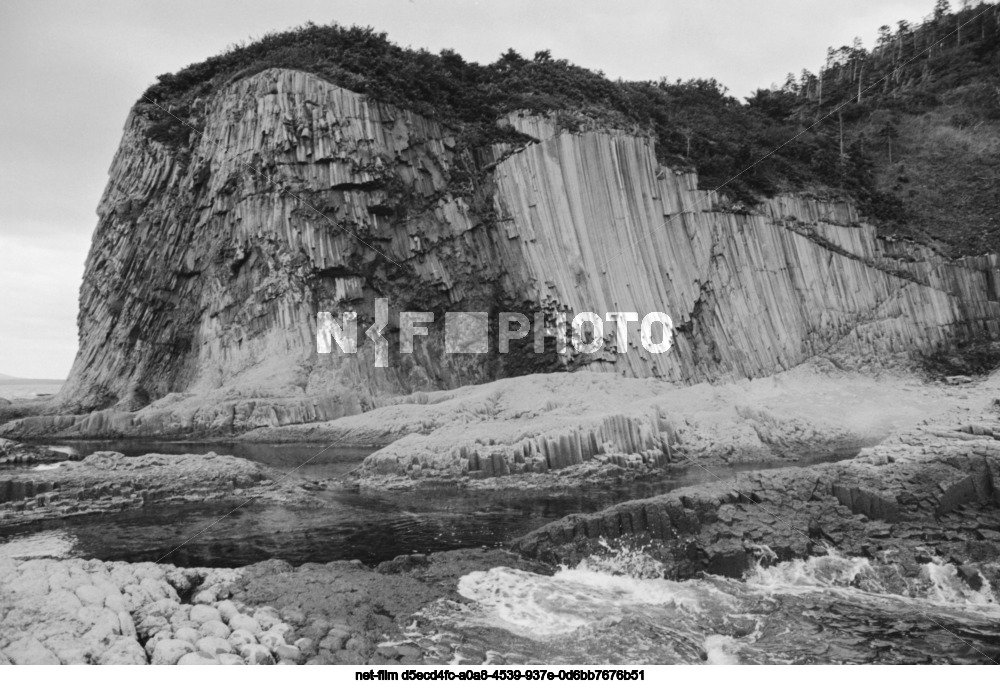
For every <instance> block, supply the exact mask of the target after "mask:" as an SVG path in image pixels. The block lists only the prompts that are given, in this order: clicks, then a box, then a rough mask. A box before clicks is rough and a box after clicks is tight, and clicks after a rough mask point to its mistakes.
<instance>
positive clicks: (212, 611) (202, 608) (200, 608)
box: [191, 604, 222, 625]
mask: <svg viewBox="0 0 1000 684" xmlns="http://www.w3.org/2000/svg"><path fill="white" fill-rule="evenodd" d="M191 620H193V621H194V622H197V623H198V624H199V625H200V624H203V623H205V622H221V621H222V615H221V614H220V613H219V609H218V608H215V607H214V606H207V605H201V604H199V605H195V606H191Z"/></svg>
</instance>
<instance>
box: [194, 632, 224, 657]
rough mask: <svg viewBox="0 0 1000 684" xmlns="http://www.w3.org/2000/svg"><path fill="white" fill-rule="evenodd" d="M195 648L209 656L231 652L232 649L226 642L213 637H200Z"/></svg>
mask: <svg viewBox="0 0 1000 684" xmlns="http://www.w3.org/2000/svg"><path fill="white" fill-rule="evenodd" d="M195 646H196V647H197V649H198V650H199V651H203V652H205V653H208V654H210V655H217V654H219V653H232V652H233V647H232V646H231V645H230V644H229V642H228V641H226V640H225V639H222V638H220V637H215V636H207V637H202V638H201V639H198V643H196V644H195Z"/></svg>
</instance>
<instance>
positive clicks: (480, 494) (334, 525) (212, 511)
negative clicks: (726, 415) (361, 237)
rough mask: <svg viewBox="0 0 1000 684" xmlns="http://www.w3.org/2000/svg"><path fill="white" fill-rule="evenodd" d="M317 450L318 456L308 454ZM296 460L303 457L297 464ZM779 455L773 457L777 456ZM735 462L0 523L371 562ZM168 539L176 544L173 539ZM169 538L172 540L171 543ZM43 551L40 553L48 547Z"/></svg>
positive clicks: (256, 448)
mask: <svg viewBox="0 0 1000 684" xmlns="http://www.w3.org/2000/svg"><path fill="white" fill-rule="evenodd" d="M63 444H66V445H71V446H73V447H74V448H76V449H77V450H78V451H79V452H80V453H81V455H83V456H86V455H87V454H89V453H93V452H94V451H102V450H114V451H120V452H122V453H124V454H125V455H133V456H134V455H139V454H144V453H207V452H209V451H215V452H216V453H231V454H233V455H237V456H240V457H242V458H247V459H250V460H254V461H257V462H260V463H265V464H267V465H270V466H273V467H276V468H278V469H280V470H283V471H286V472H288V471H292V470H294V472H293V473H292V474H291V475H290V477H292V478H299V479H303V480H310V481H315V480H324V479H330V478H338V477H341V476H343V475H344V474H345V473H347V472H349V471H350V470H351V469H353V468H355V467H357V465H358V464H359V463H360V462H361V461H362V460H363V459H364V457H365V456H366V455H367V454H368V453H370V452H371V451H372V449H370V448H369V449H364V448H348V449H344V448H336V449H328V450H326V451H323V452H322V453H319V452H321V451H322V450H323V449H324V445H317V444H289V445H261V444H243V443H234V444H218V443H197V442H184V443H180V442H140V441H122V442H76V443H71V442H65V443H63ZM853 453H855V451H854V450H841V451H836V452H825V453H820V454H815V455H813V456H810V457H809V458H805V459H801V460H800V461H798V462H796V463H794V464H793V465H803V464H806V463H816V462H822V461H831V460H839V459H843V458H847V457H850V456H851V455H853ZM317 454H319V455H317ZM303 463H306V465H302V464H303ZM781 465H788V464H780V463H779V464H773V465H772V466H771V467H779V466H781ZM760 467H761V466H760V464H757V465H753V464H741V465H739V466H732V467H727V468H719V467H713V468H711V469H710V470H706V469H703V468H701V467H697V466H690V467H688V468H685V469H680V470H677V471H675V472H673V473H671V474H669V475H667V476H665V477H661V478H659V479H656V480H651V481H644V482H633V483H629V484H625V485H608V484H604V485H600V486H590V487H584V488H581V489H572V490H565V491H563V490H556V491H553V490H517V489H512V490H503V491H481V490H465V489H459V488H456V487H438V488H421V489H419V490H417V491H411V492H399V491H393V492H373V491H367V490H366V491H364V492H358V491H355V490H350V489H346V488H340V487H336V486H334V487H332V488H331V489H330V490H328V491H326V492H320V493H319V494H318V496H320V497H322V498H323V499H324V500H325V505H324V506H322V507H317V508H295V509H289V508H282V507H279V506H274V505H266V504H260V503H250V504H248V505H245V506H242V507H239V508H237V507H236V506H235V505H234V504H233V503H231V502H230V503H218V502H215V503H201V504H183V505H176V506H156V507H152V508H147V509H139V510H135V511H126V512H122V513H115V514H102V515H86V516H78V517H73V518H68V519H66V520H56V521H50V522H42V523H35V524H31V525H24V526H18V527H13V528H7V529H0V554H4V553H8V554H9V553H10V550H9V549H8V550H7V551H4V543H5V542H8V543H9V542H17V544H18V545H17V547H9V548H17V549H18V553H20V554H24V553H26V552H27V551H26V550H30V548H31V541H32V540H35V542H36V543H37V545H38V548H46V549H53V548H55V549H60V550H61V553H63V554H64V555H72V556H81V557H86V558H99V559H102V560H127V561H160V560H162V561H163V562H169V563H173V564H175V565H183V566H192V567H193V566H204V567H239V566H242V565H247V564H250V563H255V562H258V561H261V560H267V559H269V558H280V559H283V560H287V561H289V562H290V563H293V564H296V565H297V564H301V563H307V562H316V563H327V562H330V561H333V560H353V559H359V560H361V561H363V562H365V563H377V562H380V561H384V560H389V559H392V558H395V557H396V556H398V555H400V554H404V553H429V552H432V551H444V550H450V549H458V548H467V547H475V546H499V545H502V544H504V543H506V542H508V541H510V540H512V539H514V538H516V537H518V536H521V535H523V534H526V533H527V532H529V531H531V530H533V529H536V528H538V527H541V526H542V525H545V524H546V523H549V522H552V521H554V520H558V519H560V518H562V517H564V516H566V515H569V514H571V513H587V512H593V511H598V510H600V509H602V508H606V507H607V506H610V505H613V504H615V503H618V502H620V501H625V500H628V499H636V498H645V497H649V496H655V495H657V494H662V493H664V492H667V491H670V490H672V489H677V488H679V487H684V486H688V485H692V484H697V483H699V482H705V481H709V480H714V479H715V478H717V477H723V478H727V477H732V476H735V475H736V474H738V473H740V472H744V471H747V470H751V469H760ZM178 547H179V548H178ZM175 549H176V550H175ZM50 555H52V554H51V553H50Z"/></svg>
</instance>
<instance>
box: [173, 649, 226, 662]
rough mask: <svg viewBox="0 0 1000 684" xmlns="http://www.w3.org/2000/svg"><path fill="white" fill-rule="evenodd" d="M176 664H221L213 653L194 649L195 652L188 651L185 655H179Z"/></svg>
mask: <svg viewBox="0 0 1000 684" xmlns="http://www.w3.org/2000/svg"><path fill="white" fill-rule="evenodd" d="M177 664H178V665H221V663H220V662H219V659H218V658H216V657H215V656H213V655H209V654H207V653H202V652H201V651H196V652H195V653H188V654H187V655H184V656H181V659H180V660H178V661H177Z"/></svg>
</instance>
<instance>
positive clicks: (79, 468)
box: [0, 445, 315, 524]
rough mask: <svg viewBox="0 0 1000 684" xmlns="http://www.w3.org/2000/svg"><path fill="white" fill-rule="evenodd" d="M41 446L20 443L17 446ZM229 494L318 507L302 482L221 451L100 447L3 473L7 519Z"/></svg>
mask: <svg viewBox="0 0 1000 684" xmlns="http://www.w3.org/2000/svg"><path fill="white" fill-rule="evenodd" d="M34 449H35V448H34V447H25V446H24V445H20V447H19V449H18V450H17V451H19V452H20V451H27V452H29V453H30V452H32V451H33V450H34ZM11 451H14V449H11ZM227 499H231V500H233V501H234V502H243V501H246V500H248V499H254V500H258V499H260V500H263V501H266V502H270V503H281V504H284V505H310V504H315V502H314V501H313V497H312V494H311V493H310V492H309V491H308V490H306V489H304V488H303V483H301V482H300V481H294V482H292V481H287V480H285V479H284V477H283V474H282V473H281V472H280V471H278V470H275V469H273V468H268V467H266V466H263V465H261V464H258V463H254V462H252V461H247V460H245V459H242V458H236V457H234V456H223V455H218V454H214V453H209V454H205V455H200V454H198V455H196V454H184V455H171V454H146V455H145V456H135V457H126V456H123V455H122V454H120V453H117V452H113V451H101V452H96V453H94V454H91V455H90V456H87V457H86V458H85V459H83V460H81V461H63V462H60V463H54V464H52V466H51V467H50V468H49V469H46V470H39V469H38V468H32V469H25V468H17V469H7V470H0V524H15V523H27V522H36V521H39V520H52V519H57V518H64V517H68V516H77V515H86V514H97V513H107V512H117V511H124V510H130V509H137V508H143V507H146V506H150V505H154V504H158V505H163V504H168V503H182V502H194V501H212V500H227Z"/></svg>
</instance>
